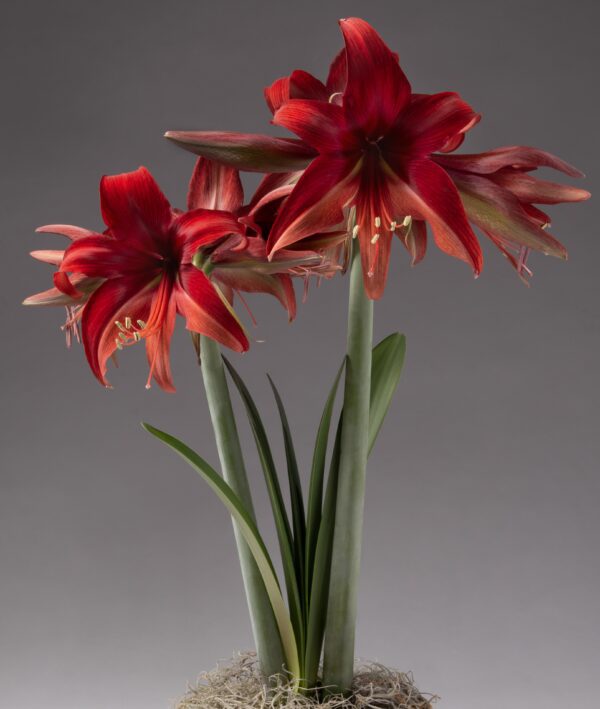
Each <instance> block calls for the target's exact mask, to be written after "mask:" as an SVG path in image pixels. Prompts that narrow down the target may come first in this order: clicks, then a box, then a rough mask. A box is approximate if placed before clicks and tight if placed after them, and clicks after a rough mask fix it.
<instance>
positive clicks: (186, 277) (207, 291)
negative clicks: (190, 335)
mask: <svg viewBox="0 0 600 709" xmlns="http://www.w3.org/2000/svg"><path fill="white" fill-rule="evenodd" d="M175 301H176V304H177V311H178V312H179V313H180V314H181V315H183V317H184V318H185V319H186V327H187V329H188V330H191V331H192V332H199V333H200V334H201V335H206V336H208V337H211V338H212V339H213V340H216V341H217V342H220V343H221V344H222V345H225V346H226V347H230V348H231V349H232V350H235V351H236V352H245V351H246V350H247V349H248V348H249V346H250V344H249V342H248V337H247V336H246V333H245V331H244V328H243V327H242V325H241V323H240V322H239V320H238V319H237V317H236V315H235V313H234V312H233V310H232V309H231V306H230V305H229V304H228V303H227V301H226V300H225V298H223V297H221V296H220V295H219V293H218V292H217V290H216V289H215V287H214V285H213V284H212V283H211V282H210V281H209V279H208V278H207V276H206V275H205V274H204V273H203V272H202V271H200V270H198V269H197V268H195V267H194V266H183V267H182V268H181V269H180V271H179V279H178V281H177V283H176V285H175Z"/></svg>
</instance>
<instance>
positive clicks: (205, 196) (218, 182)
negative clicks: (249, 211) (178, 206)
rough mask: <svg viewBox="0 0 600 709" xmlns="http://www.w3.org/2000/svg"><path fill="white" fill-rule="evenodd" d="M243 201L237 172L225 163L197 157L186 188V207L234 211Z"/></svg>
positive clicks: (242, 190) (242, 192) (242, 191)
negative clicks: (187, 188)
mask: <svg viewBox="0 0 600 709" xmlns="http://www.w3.org/2000/svg"><path fill="white" fill-rule="evenodd" d="M243 201H244V189H243V187H242V181H241V180H240V174H239V172H238V171H237V170H236V169H234V168H232V167H229V166H227V165H222V164H221V163H216V162H214V161H212V160H207V159H206V158H198V160H197V161H196V166H195V168H194V172H193V173H192V178H191V180H190V186H189V190H188V198H187V208H188V209H222V210H224V211H226V212H235V211H236V210H237V209H239V208H240V207H241V206H242V203H243Z"/></svg>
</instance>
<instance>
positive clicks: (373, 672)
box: [176, 653, 437, 709]
mask: <svg viewBox="0 0 600 709" xmlns="http://www.w3.org/2000/svg"><path fill="white" fill-rule="evenodd" d="M436 699H437V697H435V696H433V695H423V694H422V693H421V692H419V690H418V689H417V688H416V687H415V685H414V684H413V678H412V675H411V674H405V673H404V672H397V671H396V670H391V669H389V668H387V667H384V666H383V665H379V664H376V663H368V664H361V665H358V666H357V668H356V674H355V675H354V682H353V685H352V696H350V697H346V698H344V697H341V696H331V695H330V696H328V697H326V698H325V699H324V700H323V701H322V702H320V703H319V702H318V700H317V699H315V698H311V697H308V696H305V695H302V694H296V693H294V690H293V687H292V686H291V685H290V683H289V682H287V681H286V678H285V677H283V676H282V677H280V678H278V679H277V680H275V681H274V683H273V686H272V688H270V689H268V690H267V689H266V688H265V686H264V684H263V681H262V677H261V674H260V671H259V667H258V661H257V659H256V655H255V654H254V653H245V654H241V655H239V656H238V657H235V658H234V659H233V660H232V661H231V662H229V663H228V664H224V665H220V666H218V667H217V668H216V669H214V670H212V671H211V672H206V673H205V674H203V675H201V677H200V680H199V683H198V684H197V685H196V686H195V687H191V688H190V689H189V690H188V693H187V694H186V696H185V697H184V698H183V699H182V700H181V701H180V702H179V703H178V704H177V705H176V708H177V709H205V708H206V709H271V708H273V709H285V708H286V707H291V708H292V709H300V708H301V707H302V708H304V709H307V708H309V707H326V708H327V709H334V708H335V709H356V707H361V708H362V709H367V708H372V709H384V708H385V709H393V708H394V707H397V708H398V709H432V704H433V702H435V700H436Z"/></svg>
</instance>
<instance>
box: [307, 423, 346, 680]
mask: <svg viewBox="0 0 600 709" xmlns="http://www.w3.org/2000/svg"><path fill="white" fill-rule="evenodd" d="M342 418H343V414H340V419H339V422H338V427H337V432H336V436H335V444H334V447H333V453H332V456H331V463H330V466H329V476H328V479H327V490H326V492H325V500H324V502H323V516H322V520H321V525H320V528H319V535H318V539H317V544H316V549H315V558H314V566H313V574H312V584H311V592H310V605H309V613H308V631H307V634H306V655H305V660H304V678H305V679H304V682H303V683H302V684H303V685H305V687H306V688H307V689H314V687H315V686H316V683H317V673H318V670H319V661H320V659H321V649H322V647H323V637H324V635H325V622H326V619H327V602H328V597H329V581H330V575H331V558H332V554H333V533H334V529H335V511H336V502H337V487H338V479H339V470H340V456H341V442H342Z"/></svg>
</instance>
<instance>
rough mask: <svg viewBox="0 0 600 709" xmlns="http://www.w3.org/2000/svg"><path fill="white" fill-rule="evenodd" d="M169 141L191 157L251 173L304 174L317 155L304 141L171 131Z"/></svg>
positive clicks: (167, 135)
mask: <svg viewBox="0 0 600 709" xmlns="http://www.w3.org/2000/svg"><path fill="white" fill-rule="evenodd" d="M165 138H168V139H169V140H171V141H173V142H174V143H175V144H176V145H178V146H179V147H180V148H183V149H184V150H189V151H190V152H191V153H195V154H196V155H201V156H202V157H205V158H209V159H210V160H216V161H218V162H222V163H224V164H225V165H230V166H231V167H235V168H237V169H238V170H249V171H250V172H290V171H294V170H301V169H302V168H304V167H306V165H308V163H309V162H310V161H311V160H312V158H313V157H314V156H315V151H314V150H313V149H312V148H310V147H309V146H308V145H305V144H304V143H303V142H302V141H300V140H294V139H292V138H272V137H270V136H268V135H255V134H252V133H232V132H225V131H169V132H168V133H165Z"/></svg>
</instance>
